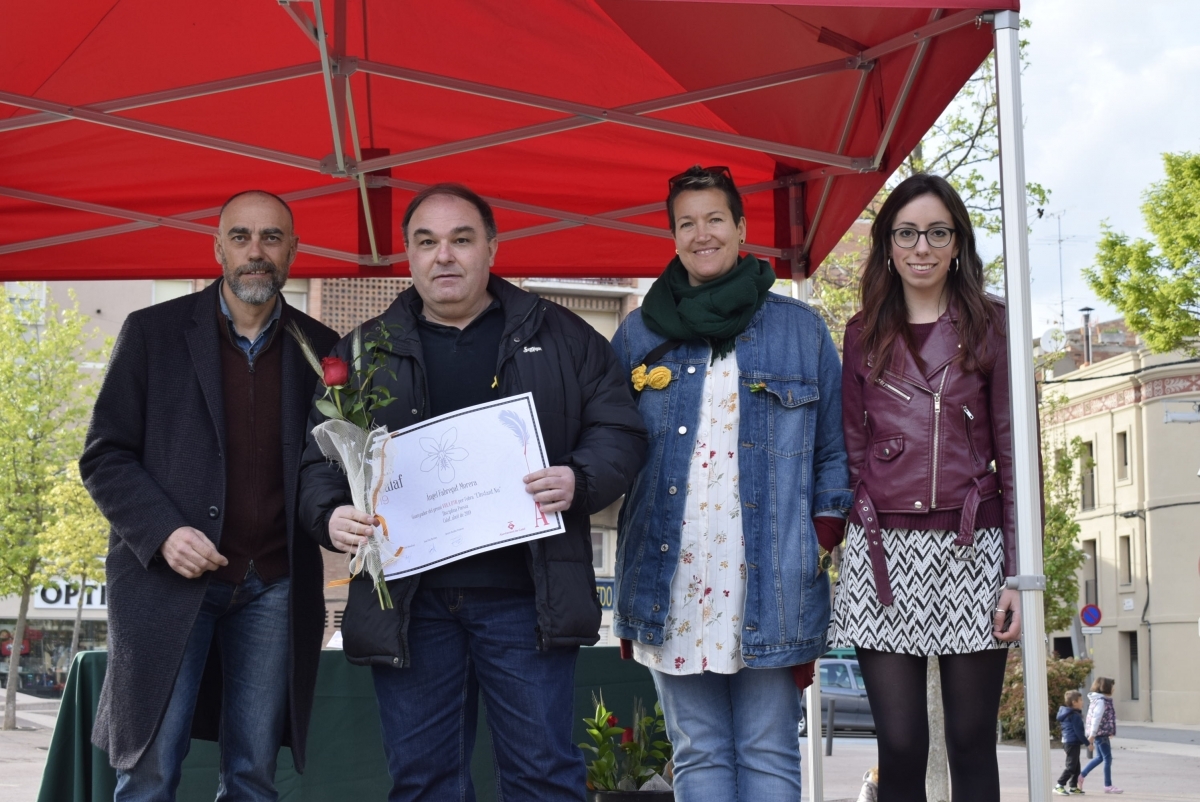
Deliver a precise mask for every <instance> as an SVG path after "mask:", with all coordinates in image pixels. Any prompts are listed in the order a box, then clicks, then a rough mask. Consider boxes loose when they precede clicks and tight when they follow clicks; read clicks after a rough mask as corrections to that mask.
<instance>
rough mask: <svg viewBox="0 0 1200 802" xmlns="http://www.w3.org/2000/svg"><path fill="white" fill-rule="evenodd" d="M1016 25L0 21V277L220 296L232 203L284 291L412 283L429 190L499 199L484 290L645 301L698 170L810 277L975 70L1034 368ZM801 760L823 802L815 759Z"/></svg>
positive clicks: (377, 5) (1032, 425) (168, 14)
mask: <svg viewBox="0 0 1200 802" xmlns="http://www.w3.org/2000/svg"><path fill="white" fill-rule="evenodd" d="M1018 5H1019V4H1018V2H1017V0H997V1H996V2H994V3H992V5H991V6H990V7H987V8H983V7H979V6H977V5H976V4H974V3H971V2H964V0H841V2H836V1H835V0H783V2H779V3H774V4H767V3H759V2H754V1H753V0H725V1H724V2H681V1H680V0H658V1H655V0H525V1H524V2H521V3H513V2H497V0H440V2H438V3H419V2H402V0H210V2H207V3H203V4H195V3H193V4H181V3H163V2H160V0H60V2H59V3H56V4H54V8H53V9H52V10H51V9H48V8H47V6H46V4H44V3H42V4H32V3H24V4H21V3H17V2H15V0H6V2H5V3H4V5H3V6H2V8H3V16H2V18H3V20H4V23H5V24H4V26H3V28H2V29H0V277H3V278H4V279H36V280H52V279H58V280H63V279H102V278H105V279H111V278H146V277H154V278H169V277H177V278H193V277H196V276H207V275H216V271H217V266H216V264H215V262H214V261H213V258H212V256H211V251H209V249H208V244H207V242H206V241H205V240H203V239H200V238H199V237H198V235H200V236H208V235H210V234H212V233H213V230H214V224H215V222H216V212H217V208H218V207H219V206H220V204H221V203H222V202H223V201H224V199H225V198H227V197H228V196H229V195H231V194H232V193H234V192H237V191H239V190H242V189H246V188H250V187H258V188H263V189H267V190H270V191H273V192H277V193H279V194H282V195H283V196H284V197H286V198H287V199H288V200H289V201H290V202H291V203H292V205H293V208H294V209H295V213H296V218H297V221H296V223H297V231H298V232H299V234H300V236H301V238H302V245H301V251H302V253H301V256H300V257H299V259H298V261H297V264H296V266H295V268H294V269H293V275H295V276H298V277H304V276H313V277H336V276H390V275H405V274H406V267H405V264H404V254H403V249H402V237H401V236H400V233H399V232H398V231H397V228H398V220H397V218H398V215H399V211H400V210H401V209H403V207H404V204H405V203H406V202H407V199H408V198H409V197H410V196H411V193H413V192H415V191H419V189H420V188H421V187H423V186H425V185H428V184H430V183H433V182H437V181H461V182H464V183H467V184H469V185H471V186H472V187H473V188H475V189H476V190H477V191H479V192H480V193H481V194H483V195H485V196H486V197H488V198H489V199H490V200H491V201H492V203H493V205H494V206H495V207H496V209H497V217H498V222H499V225H500V229H501V239H502V240H504V241H505V244H504V245H503V247H502V248H501V250H500V253H499V256H498V272H500V273H502V274H506V275H510V276H513V275H515V276H559V277H569V276H650V275H657V273H658V272H659V271H660V270H661V268H662V266H663V265H664V264H665V263H666V261H667V259H668V257H669V255H670V252H671V246H670V244H669V243H668V242H659V241H656V240H655V238H658V239H664V238H666V237H667V232H666V221H665V216H664V214H663V212H662V209H661V207H662V203H663V198H664V197H665V194H666V179H667V178H668V176H671V175H673V174H675V173H677V172H679V171H681V170H683V169H684V168H686V167H688V166H690V165H692V164H695V163H701V164H705V165H711V164H724V165H728V166H729V167H730V168H731V169H732V172H733V175H734V177H735V179H736V180H737V181H738V183H739V185H740V186H741V187H742V189H743V191H744V192H745V193H746V194H747V203H746V211H747V217H748V222H749V243H748V244H747V246H746V249H747V250H749V251H752V252H755V253H758V254H760V255H763V256H767V257H771V258H774V259H775V260H776V267H777V270H778V272H779V274H780V275H782V276H785V277H790V276H796V277H801V276H804V275H807V274H808V273H810V272H811V271H812V269H814V268H815V267H816V266H817V265H818V264H820V261H821V259H823V258H824V256H825V255H826V254H827V253H828V252H829V251H830V250H831V249H832V248H833V247H834V245H835V244H836V243H837V242H838V240H839V239H840V237H841V235H842V234H843V233H844V232H845V230H846V229H847V228H848V227H849V225H850V224H851V223H852V222H853V221H854V220H855V219H856V218H857V217H858V215H859V213H860V212H861V210H862V209H863V207H864V206H865V205H866V203H867V202H868V201H869V200H870V199H871V198H872V197H873V196H874V195H875V193H876V192H877V191H878V190H879V188H880V187H881V186H882V185H883V183H884V181H885V180H886V178H887V176H888V175H890V174H891V172H892V171H893V170H894V169H895V167H896V165H897V164H898V163H899V162H900V161H901V160H902V159H903V158H904V156H905V155H906V154H907V153H908V152H909V151H910V150H911V149H912V147H913V146H914V145H915V144H916V143H917V142H918V141H919V139H920V138H921V136H922V135H923V134H924V133H925V132H926V131H927V130H928V129H929V127H930V126H931V125H932V123H933V122H934V121H935V120H936V118H937V116H938V115H939V114H940V113H941V112H942V110H943V109H944V108H945V107H946V106H947V105H948V104H949V103H950V101H951V100H952V98H953V97H954V96H955V94H956V92H957V91H958V90H959V88H960V87H961V86H962V85H963V84H964V83H965V82H966V80H967V79H968V77H969V76H970V75H971V74H972V73H973V72H974V70H975V69H976V67H978V65H979V64H980V63H981V62H982V60H983V59H984V58H985V57H986V56H987V55H988V53H989V51H991V50H992V49H993V48H994V49H995V52H996V66H997V69H996V74H997V86H998V95H999V105H1000V141H1001V147H1002V151H1001V186H1002V195H1003V198H1002V207H1003V213H1004V219H1005V232H1004V248H1005V254H1006V257H1007V259H1006V261H1007V285H1008V290H1009V291H1008V332H1009V342H1012V343H1019V342H1025V341H1026V340H1027V337H1028V333H1029V331H1030V325H1029V321H1030V317H1031V315H1030V308H1029V297H1028V289H1029V267H1028V255H1027V254H1028V244H1027V241H1026V236H1027V235H1026V223H1025V198H1024V183H1025V182H1024V167H1023V155H1022V143H1021V128H1020V113H1019V110H1020V64H1019V59H1018V52H1017V51H1018V38H1019V34H1018V18H1017V14H1016V13H1015V12H1016V11H1017V8H1018ZM364 199H365V200H364ZM1009 359H1010V373H1011V383H1012V400H1013V426H1012V429H1013V442H1014V462H1015V464H1016V466H1017V468H1018V469H1017V470H1016V472H1015V480H1016V499H1017V534H1018V541H1019V549H1018V551H1019V556H1020V569H1021V576H1018V577H1015V578H1013V580H1011V581H1012V582H1013V585H1012V586H1014V587H1017V588H1019V589H1020V590H1021V591H1022V594H1021V596H1022V606H1023V609H1024V613H1025V635H1024V638H1023V641H1024V644H1023V645H1024V650H1023V651H1024V660H1025V678H1026V706H1027V709H1030V710H1039V709H1046V683H1045V672H1044V668H1043V666H1044V665H1045V643H1044V637H1043V627H1042V612H1041V597H1040V591H1041V590H1043V589H1044V588H1045V579H1044V577H1042V576H1041V567H1042V555H1041V548H1040V533H1041V521H1040V518H1039V514H1040V513H1039V505H1038V504H1037V503H1033V500H1034V499H1037V498H1038V496H1039V490H1038V488H1039V484H1038V482H1039V479H1038V472H1037V464H1038V462H1037V457H1036V454H1037V435H1036V431H1037V429H1036V410H1035V406H1034V404H1035V393H1034V385H1033V365H1032V355H1031V353H1030V352H1029V351H1028V349H1024V348H1012V349H1010V352H1009ZM815 697H816V694H811V695H810V697H809V722H810V726H813V727H815V729H814V731H816V732H819V725H818V724H816V723H815V722H819V715H820V707H819V702H816V700H815ZM814 702H816V703H815V704H814ZM814 708H815V709H814ZM1047 725H1048V722H1047V720H1046V718H1045V717H1044V716H1036V715H1035V716H1032V717H1030V718H1029V719H1028V728H1027V740H1028V763H1029V792H1030V798H1031V799H1034V800H1043V799H1046V797H1047V793H1048V789H1049V788H1050V768H1049V733H1048V727H1047ZM810 740H815V739H810ZM810 746H811V744H810ZM809 756H810V768H811V770H812V773H811V775H810V776H811V777H812V778H813V780H814V782H813V785H812V788H811V790H810V793H811V794H812V798H813V799H814V800H818V802H819V800H820V798H821V795H820V794H821V790H820V786H821V783H820V752H819V750H818V749H811V748H810V751H809Z"/></svg>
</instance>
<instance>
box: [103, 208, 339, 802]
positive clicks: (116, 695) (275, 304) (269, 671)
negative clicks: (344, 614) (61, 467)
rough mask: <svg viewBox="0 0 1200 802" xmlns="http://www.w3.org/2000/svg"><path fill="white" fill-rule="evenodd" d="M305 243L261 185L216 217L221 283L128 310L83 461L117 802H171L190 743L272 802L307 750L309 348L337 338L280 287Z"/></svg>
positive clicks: (226, 790) (316, 646)
mask: <svg viewBox="0 0 1200 802" xmlns="http://www.w3.org/2000/svg"><path fill="white" fill-rule="evenodd" d="M298 245H299V240H298V239H297V237H296V235H295V233H294V231H293V219H292V212H291V209H289V208H288V206H287V204H286V203H284V201H283V200H282V199H280V198H278V197H276V196H275V195H272V194H270V193H268V192H263V191H261V190H251V191H248V192H241V193H238V194H237V195H234V196H233V197H232V198H230V199H229V200H228V201H227V202H226V203H225V205H224V206H223V207H222V209H221V217H220V224H219V229H218V231H217V234H216V237H215V240H214V243H213V248H214V252H215V255H216V259H217V262H218V263H219V264H220V265H221V269H222V278H221V279H220V280H218V281H216V282H214V283H213V284H212V285H211V286H209V287H208V288H207V289H205V290H203V291H202V292H198V293H195V294H193V295H187V296H184V297H183V298H177V299H175V300H172V301H167V302H165V303H161V304H158V305H155V306H151V307H149V308H146V309H142V310H139V311H137V312H134V313H133V314H132V315H130V316H129V317H128V318H127V319H126V321H125V325H124V326H123V327H122V329H121V334H120V336H119V337H118V339H117V343H116V346H115V348H114V349H113V354H112V360H111V361H110V362H109V365H108V371H107V373H106V375H105V378H104V383H103V385H102V387H101V390H100V394H99V396H98V398H97V399H96V406H95V409H94V411H93V413H92V421H91V426H90V428H89V430H88V437H87V444H86V446H85V449H84V453H83V456H82V458H81V459H80V461H79V467H80V471H81V473H82V475H83V479H84V482H85V484H86V485H87V488H88V490H89V492H90V493H91V494H92V498H93V499H95V501H96V504H97V506H98V507H99V508H100V510H101V512H103V513H104V515H105V517H106V518H108V520H109V522H110V524H111V526H112V529H111V534H110V537H109V552H108V560H107V563H106V567H107V572H108V573H107V577H108V640H109V650H108V673H107V675H106V676H105V679H104V689H103V691H102V692H101V695H100V709H99V711H98V713H97V717H96V723H95V725H94V727H93V730H92V742H93V743H94V744H95V745H96V746H98V747H99V748H101V749H104V750H105V751H107V752H108V755H109V761H110V762H111V763H112V765H113V767H114V768H115V769H116V770H117V789H116V793H115V799H116V800H118V802H124V801H125V800H151V799H153V800H160V799H174V798H175V792H176V789H177V787H178V785H179V777H180V766H181V764H182V762H183V759H184V757H185V756H186V755H187V751H188V746H189V744H190V738H192V737H197V738H205V739H208V740H218V734H219V736H220V737H219V740H220V744H221V778H220V785H219V787H218V791H217V798H218V799H236V800H274V799H276V798H277V794H276V792H275V763H276V755H277V753H278V751H279V747H280V745H282V744H289V745H290V746H291V747H292V754H293V758H294V761H295V764H296V768H297V770H301V771H302V770H303V766H304V744H305V737H306V735H307V730H308V721H309V716H310V713H311V709H312V699H313V691H314V688H315V686H316V677H317V663H318V660H319V658H320V648H321V633H322V631H323V627H324V616H325V610H324V601H323V597H322V592H321V581H322V566H321V557H320V553H319V548H318V547H317V545H316V544H315V543H314V542H313V541H312V540H311V539H309V538H307V537H296V536H295V532H296V527H295V518H296V516H295V509H296V490H297V484H298V476H299V470H300V457H301V451H302V449H303V447H304V439H305V433H306V432H305V430H306V428H307V425H306V419H307V416H308V408H309V405H310V403H311V398H312V395H313V391H314V387H315V383H316V380H317V376H316V373H315V372H314V371H313V370H312V368H311V367H309V365H308V363H307V362H306V361H305V359H304V356H303V354H302V353H301V350H300V348H299V346H298V345H297V343H296V341H295V339H294V338H293V337H291V336H289V335H288V334H287V333H286V331H285V330H286V329H287V328H289V327H291V326H298V327H299V328H300V329H301V330H302V331H303V332H304V333H305V334H306V335H307V336H308V338H309V340H311V341H312V343H313V345H314V347H315V348H316V349H317V351H318V352H319V353H327V352H328V351H329V350H330V349H331V348H332V347H333V345H334V344H335V343H336V342H337V335H336V334H335V333H334V332H333V331H332V330H331V329H329V328H327V327H325V326H323V325H321V324H320V323H318V322H317V321H315V320H313V319H312V318H310V317H308V316H307V315H304V314H302V313H301V312H299V311H297V310H295V309H292V308H291V307H289V306H288V305H287V303H286V302H285V301H284V300H283V297H282V295H281V294H280V289H281V288H282V287H283V285H284V283H285V282H286V281H287V277H288V271H289V269H290V268H291V265H292V262H293V261H295V258H296V249H297V247H298Z"/></svg>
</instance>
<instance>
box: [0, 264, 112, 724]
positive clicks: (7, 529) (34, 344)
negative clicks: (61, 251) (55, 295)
mask: <svg viewBox="0 0 1200 802" xmlns="http://www.w3.org/2000/svg"><path fill="white" fill-rule="evenodd" d="M43 293H44V289H43V286H42V285H40V284H39V285H15V287H12V288H10V291H9V292H6V293H5V295H4V296H3V297H0V596H5V595H16V596H19V597H20V599H21V603H20V612H19V613H18V617H17V633H16V641H17V642H18V643H19V642H20V639H21V637H22V636H23V633H24V626H25V616H26V613H27V611H28V609H29V597H30V593H31V592H32V590H33V589H34V588H35V587H36V586H37V585H39V584H41V583H42V582H43V581H44V580H45V579H46V578H47V577H46V576H45V573H44V571H43V561H42V554H41V550H40V548H41V535H42V533H43V532H44V531H46V530H47V529H48V528H49V527H51V526H53V525H54V524H55V521H56V520H57V515H58V513H57V510H56V509H55V507H54V505H53V504H52V503H51V501H50V497H51V491H52V490H53V488H54V487H55V486H56V485H58V484H60V483H61V482H62V481H63V480H64V477H66V476H67V475H68V473H67V472H68V466H70V465H71V464H72V463H73V462H74V461H75V460H77V459H78V458H79V454H80V450H81V448H82V446H83V437H84V425H83V424H84V423H85V422H86V421H87V418H88V415H89V414H90V412H91V408H92V401H93V400H94V396H95V381H94V379H93V377H91V376H89V375H88V374H87V372H86V371H85V370H84V368H83V367H82V365H81V363H82V362H98V361H100V360H101V359H102V358H103V357H102V355H101V354H100V353H98V352H90V353H89V352H85V346H86V343H87V340H88V337H89V336H90V335H89V333H87V332H85V331H84V325H85V323H86V321H87V318H86V317H85V316H84V315H82V314H80V312H79V310H78V306H77V305H75V307H74V308H71V309H62V308H60V307H58V305H57V304H54V303H53V302H51V301H43V298H42V296H43ZM19 653H20V650H19V649H14V650H13V656H12V657H11V658H10V664H15V663H16V661H17V660H18V658H19ZM9 676H10V677H16V676H17V673H16V671H15V670H13V669H10V671H9ZM16 685H17V683H15V682H10V683H9V686H8V705H7V709H6V712H5V722H4V725H5V728H6V729H11V728H12V727H13V726H15V719H14V714H15V710H14V707H13V703H14V702H15V692H16Z"/></svg>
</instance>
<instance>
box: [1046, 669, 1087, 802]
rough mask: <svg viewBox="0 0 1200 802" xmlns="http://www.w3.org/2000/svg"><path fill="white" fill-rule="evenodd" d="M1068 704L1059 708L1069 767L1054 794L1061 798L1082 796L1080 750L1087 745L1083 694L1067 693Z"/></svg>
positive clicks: (1063, 741)
mask: <svg viewBox="0 0 1200 802" xmlns="http://www.w3.org/2000/svg"><path fill="white" fill-rule="evenodd" d="M1063 701H1064V702H1066V704H1064V705H1062V706H1061V707H1059V708H1058V724H1059V726H1060V727H1061V728H1062V745H1063V751H1065V752H1066V753H1067V767H1066V768H1065V769H1063V773H1062V774H1060V775H1059V777H1058V785H1056V786H1054V793H1056V794H1058V795H1059V796H1068V795H1069V794H1082V793H1083V789H1081V788H1080V787H1079V749H1080V747H1082V746H1083V745H1084V744H1085V743H1087V735H1085V734H1084V731H1083V714H1082V713H1081V712H1080V711H1082V710H1083V694H1082V693H1080V692H1079V691H1067V693H1066V695H1065V698H1064V699H1063Z"/></svg>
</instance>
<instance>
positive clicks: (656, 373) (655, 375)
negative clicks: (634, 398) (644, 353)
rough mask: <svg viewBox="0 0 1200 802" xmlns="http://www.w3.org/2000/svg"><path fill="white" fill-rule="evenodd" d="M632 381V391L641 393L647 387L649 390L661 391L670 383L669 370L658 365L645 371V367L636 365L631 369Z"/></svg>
mask: <svg viewBox="0 0 1200 802" xmlns="http://www.w3.org/2000/svg"><path fill="white" fill-rule="evenodd" d="M631 378H632V380H633V389H635V390H637V391H638V392H641V391H642V390H643V389H644V388H645V387H647V386H649V387H650V389H651V390H662V389H664V388H665V387H666V386H667V385H668V384H670V383H671V379H672V376H671V369H670V368H668V367H666V366H665V365H659V366H658V367H656V368H653V369H651V370H650V371H649V372H647V371H646V366H645V365H638V366H637V367H636V368H634V369H633V373H632V374H631Z"/></svg>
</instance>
